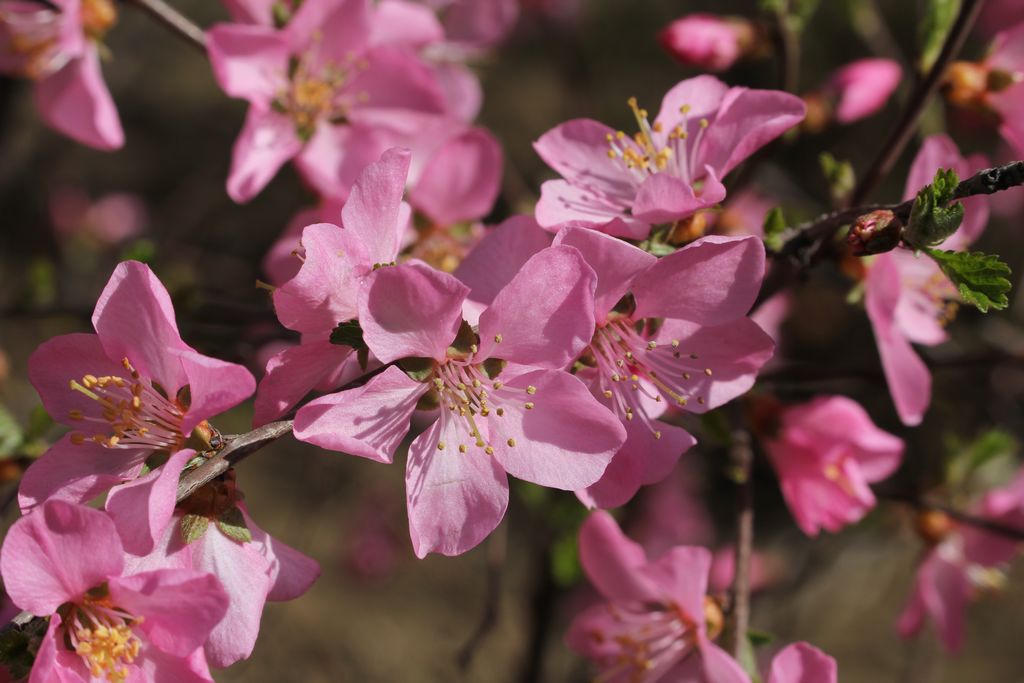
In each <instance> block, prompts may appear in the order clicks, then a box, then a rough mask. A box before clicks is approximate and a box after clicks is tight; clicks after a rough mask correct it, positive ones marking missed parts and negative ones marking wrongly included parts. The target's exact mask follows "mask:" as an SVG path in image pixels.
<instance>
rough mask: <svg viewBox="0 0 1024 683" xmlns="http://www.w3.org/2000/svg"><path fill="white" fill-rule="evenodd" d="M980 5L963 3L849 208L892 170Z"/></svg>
mask: <svg viewBox="0 0 1024 683" xmlns="http://www.w3.org/2000/svg"><path fill="white" fill-rule="evenodd" d="M983 4H984V0H963V4H962V5H961V7H960V13H959V14H958V15H957V18H956V22H954V24H953V27H952V28H951V29H950V30H949V34H948V35H947V36H946V41H945V43H943V45H942V51H941V52H940V53H939V56H938V58H937V59H936V60H935V63H934V64H933V65H932V68H931V70H930V71H929V72H928V75H927V76H926V77H925V78H924V79H923V80H922V81H921V82H920V83H919V84H918V85H917V87H916V88H914V92H913V93H912V94H911V95H910V100H909V101H908V102H907V106H906V108H905V109H904V110H903V114H902V115H901V116H900V120H899V123H897V124H896V127H895V128H894V129H893V131H892V133H891V134H890V135H889V137H888V138H887V139H886V141H885V143H884V144H883V145H882V149H881V151H880V153H879V156H878V157H877V158H876V159H875V162H874V163H873V164H872V165H871V167H870V168H869V169H868V172H867V173H865V174H864V176H863V178H861V181H860V182H859V183H857V187H856V188H854V190H853V194H852V195H851V197H850V203H851V204H860V203H861V202H863V201H864V200H865V199H866V198H867V197H868V196H869V195H870V194H871V192H872V191H873V190H874V189H875V187H876V186H877V185H878V183H879V182H881V181H882V179H883V178H885V176H887V175H888V174H889V171H891V170H892V167H893V166H894V165H895V164H896V161H897V160H898V159H899V158H900V155H901V154H903V150H904V149H906V147H907V144H908V143H909V142H910V140H911V138H913V136H914V132H915V131H916V129H917V123H918V121H919V120H920V119H921V115H922V114H923V113H924V111H925V109H926V108H927V106H928V103H929V102H930V101H931V99H932V97H933V96H934V95H935V93H936V92H938V90H939V85H940V84H941V83H942V77H943V76H944V75H945V73H946V68H947V67H948V66H949V64H950V62H952V61H953V58H954V57H956V56H957V55H958V54H959V53H960V50H961V49H962V48H963V46H964V41H965V40H967V34H968V32H969V31H970V29H971V27H972V26H973V25H974V21H975V19H977V18H978V13H979V12H980V11H981V6H982V5H983Z"/></svg>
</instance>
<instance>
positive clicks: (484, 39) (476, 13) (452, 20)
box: [444, 0, 519, 47]
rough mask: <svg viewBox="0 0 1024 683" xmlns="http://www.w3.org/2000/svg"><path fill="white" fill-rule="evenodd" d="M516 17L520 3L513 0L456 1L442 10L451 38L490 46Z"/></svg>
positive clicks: (498, 40) (502, 37) (474, 44)
mask: <svg viewBox="0 0 1024 683" xmlns="http://www.w3.org/2000/svg"><path fill="white" fill-rule="evenodd" d="M518 18H519V3H518V2H515V0H469V1H463V2H455V3H453V4H452V5H451V6H450V7H449V9H448V12H447V13H446V14H445V17H444V24H445V32H446V33H447V36H448V39H449V40H451V41H453V42H459V43H466V44H468V45H471V46H475V47H489V46H493V45H495V44H497V43H499V42H500V41H501V40H503V39H504V38H505V36H506V35H507V34H508V32H509V31H511V30H512V28H513V27H514V26H515V23H516V19H518Z"/></svg>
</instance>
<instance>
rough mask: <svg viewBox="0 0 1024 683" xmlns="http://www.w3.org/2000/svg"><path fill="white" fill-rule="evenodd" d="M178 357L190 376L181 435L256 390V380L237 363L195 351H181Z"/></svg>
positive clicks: (232, 406)
mask: <svg viewBox="0 0 1024 683" xmlns="http://www.w3.org/2000/svg"><path fill="white" fill-rule="evenodd" d="M178 357H179V358H180V359H181V366H182V367H183V368H184V369H185V375H186V376H187V377H188V385H189V390H190V391H189V394H190V396H191V403H190V404H189V409H188V412H186V413H185V418H184V420H183V421H182V432H183V433H185V434H190V433H191V432H192V429H193V428H194V427H195V426H196V425H197V424H199V423H200V422H202V421H203V420H205V419H207V418H210V417H214V416H216V415H220V414H221V413H223V412H224V411H226V410H228V409H229V408H234V407H235V406H237V405H238V404H239V403H241V402H242V401H244V400H245V399H247V398H249V397H250V396H252V394H253V392H254V391H256V379H255V378H254V377H253V376H252V373H251V372H249V371H248V370H247V369H245V368H244V367H242V366H241V365H238V364H237V363H228V362H226V361H222V360H218V359H217V358H211V357H209V356H204V355H203V354H201V353H197V352H195V351H191V350H189V351H180V352H179V353H178Z"/></svg>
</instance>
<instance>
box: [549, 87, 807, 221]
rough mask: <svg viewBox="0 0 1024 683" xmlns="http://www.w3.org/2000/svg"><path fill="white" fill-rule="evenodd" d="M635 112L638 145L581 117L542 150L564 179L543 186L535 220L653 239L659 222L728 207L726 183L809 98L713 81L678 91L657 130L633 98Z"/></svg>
mask: <svg viewBox="0 0 1024 683" xmlns="http://www.w3.org/2000/svg"><path fill="white" fill-rule="evenodd" d="M629 105H630V108H631V109H632V110H633V114H634V115H635V117H636V120H637V125H638V126H639V128H640V132H639V133H638V134H637V135H636V137H635V138H631V137H629V136H627V135H626V134H625V133H623V132H621V131H619V132H616V131H614V130H613V129H611V128H609V127H607V126H605V125H604V124H602V123H599V122H597V121H592V120H590V119H575V120H572V121H569V122H567V123H563V124H562V125H560V126H558V127H557V128H554V129H552V130H550V131H548V132H547V133H545V134H544V135H542V136H541V137H540V139H539V140H537V141H536V142H535V143H534V148H535V149H536V150H537V153H538V154H539V155H540V156H541V158H542V159H543V160H544V161H545V162H546V163H547V164H548V166H550V167H551V168H553V169H554V170H555V171H557V172H558V173H559V174H560V175H561V176H562V179H561V180H549V181H547V182H545V183H544V185H543V186H542V188H541V198H540V201H539V202H538V204H537V212H536V213H537V222H539V223H540V224H541V225H542V226H543V227H545V228H548V229H551V230H552V231H554V230H557V229H558V228H559V227H561V226H562V225H564V224H567V223H572V224H574V225H586V226H588V227H591V228H595V229H597V230H601V231H604V232H608V233H610V234H614V235H616V236H620V237H629V238H635V239H640V238H643V237H646V236H647V233H648V232H649V229H650V224H652V223H668V222H671V221H675V220H678V219H681V218H686V217H688V216H690V215H692V214H693V213H695V212H696V211H697V210H699V209H702V208H705V207H708V206H711V205H713V204H717V203H718V202H720V201H722V199H724V198H725V187H724V186H723V185H722V183H721V178H723V177H724V176H725V175H726V174H727V173H729V171H731V170H732V169H733V168H735V167H736V166H737V165H739V164H740V163H741V162H742V161H743V160H744V159H746V158H747V157H749V156H750V155H751V154H753V153H754V152H756V151H757V150H758V149H760V148H761V147H763V146H764V145H765V144H767V143H768V142H770V141H771V140H773V139H775V138H776V137H778V136H779V135H781V134H782V133H784V132H785V131H787V130H788V129H790V128H792V127H793V126H795V125H796V124H798V123H799V122H800V120H801V119H802V118H803V116H804V112H805V107H804V103H803V101H802V100H800V99H799V98H797V97H794V96H793V95H790V94H788V93H784V92H779V91H774V90H750V89H748V88H730V87H728V86H727V85H725V84H724V83H722V82H721V81H719V80H718V79H716V78H714V77H712V76H698V77H696V78H691V79H689V80H685V81H683V82H681V83H679V84H678V85H676V86H675V87H674V88H672V89H671V90H669V92H668V93H667V94H666V95H665V98H664V100H663V101H662V105H661V111H660V112H659V113H658V116H657V118H655V120H654V122H653V123H651V122H650V120H649V119H648V114H647V111H646V110H644V109H640V107H639V106H638V105H637V103H636V100H635V99H634V98H631V99H630V100H629ZM616 219H619V220H616Z"/></svg>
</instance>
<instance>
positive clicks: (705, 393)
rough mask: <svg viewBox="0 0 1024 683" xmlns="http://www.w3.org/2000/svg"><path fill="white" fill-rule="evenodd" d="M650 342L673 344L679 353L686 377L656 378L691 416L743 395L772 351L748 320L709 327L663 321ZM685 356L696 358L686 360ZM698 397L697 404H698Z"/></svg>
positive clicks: (771, 344)
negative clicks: (683, 402)
mask: <svg viewBox="0 0 1024 683" xmlns="http://www.w3.org/2000/svg"><path fill="white" fill-rule="evenodd" d="M656 339H657V341H658V344H659V345H663V344H669V343H670V341H671V340H676V339H677V340H679V342H680V350H681V351H683V352H684V353H683V358H682V359H681V361H680V363H681V366H682V367H683V368H685V371H686V372H688V373H689V375H690V376H689V378H687V377H685V376H683V377H682V378H675V377H664V376H663V377H662V378H661V379H662V380H663V381H664V382H665V383H667V384H668V385H669V386H671V387H672V388H673V389H674V390H675V391H676V392H677V393H678V394H679V395H680V396H682V397H684V398H686V399H687V400H688V403H687V404H686V410H688V411H690V412H695V413H703V412H705V411H707V410H709V409H711V408H715V407H717V406H721V405H724V404H725V403H728V402H729V401H731V400H732V399H734V398H736V397H737V396H740V395H742V394H745V393H746V392H747V391H748V390H749V389H750V388H751V387H752V386H753V385H754V381H755V380H756V379H757V373H758V372H759V371H760V369H761V368H762V367H763V366H764V364H765V363H767V362H768V361H769V360H771V357H772V354H773V353H774V352H775V343H774V342H772V340H771V337H769V336H768V335H767V334H765V333H764V331H763V330H762V329H761V328H760V327H758V325H757V323H755V322H754V321H753V320H751V319H750V318H739V319H737V320H734V321H733V322H730V323H726V324H724V325H716V326H714V327H705V326H702V325H697V324H694V323H689V322H683V321H680V320H667V321H665V323H664V324H663V325H662V327H661V329H660V330H659V331H658V336H657V337H656ZM690 354H693V355H696V356H697V357H696V358H692V357H691V356H690ZM708 370H710V371H711V373H710V374H708V372H707V371H708ZM701 397H703V399H704V402H703V403H701V402H699V401H698V398H701Z"/></svg>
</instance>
